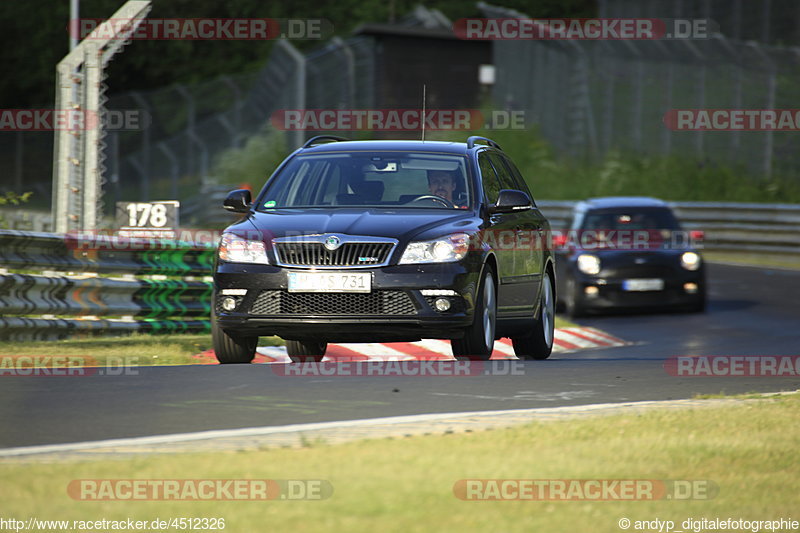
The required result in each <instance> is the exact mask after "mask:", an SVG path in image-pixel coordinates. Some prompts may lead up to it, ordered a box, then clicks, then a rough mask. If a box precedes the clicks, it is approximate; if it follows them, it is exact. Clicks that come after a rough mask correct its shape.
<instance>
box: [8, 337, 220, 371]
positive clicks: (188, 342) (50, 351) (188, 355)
mask: <svg viewBox="0 0 800 533" xmlns="http://www.w3.org/2000/svg"><path fill="white" fill-rule="evenodd" d="M210 348H211V335H208V334H206V335H147V334H143V333H136V334H133V335H129V336H125V337H87V338H75V339H66V340H60V341H24V342H23V341H20V342H4V343H3V345H2V346H1V347H0V356H7V355H64V356H81V355H87V356H91V357H92V360H93V361H96V362H97V363H98V364H101V365H102V364H104V363H105V362H106V361H107V360H114V361H115V362H118V361H119V358H123V359H124V360H125V361H126V362H127V363H128V364H131V365H142V366H146V365H177V364H189V363H192V362H196V361H195V360H193V359H192V355H194V354H197V353H200V352H202V351H204V350H208V349H210Z"/></svg>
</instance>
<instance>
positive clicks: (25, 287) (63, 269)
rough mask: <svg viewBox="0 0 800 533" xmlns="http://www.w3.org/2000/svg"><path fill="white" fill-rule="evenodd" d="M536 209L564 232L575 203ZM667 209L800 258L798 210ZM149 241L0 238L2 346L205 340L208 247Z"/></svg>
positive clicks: (721, 244)
mask: <svg viewBox="0 0 800 533" xmlns="http://www.w3.org/2000/svg"><path fill="white" fill-rule="evenodd" d="M215 192H217V191H215ZM219 194H220V193H219V192H217V195H219ZM215 196H216V195H215ZM215 200H217V198H215ZM538 205H539V207H540V208H541V210H542V211H543V212H544V214H545V215H546V216H547V217H548V218H549V219H550V221H551V224H552V227H553V228H554V229H564V228H566V227H567V225H568V223H569V220H570V218H571V213H572V209H573V207H574V205H575V202H570V201H540V202H538ZM670 205H671V206H672V207H673V208H674V209H675V211H676V213H677V215H678V218H679V219H681V221H682V223H683V224H684V226H685V227H686V229H690V230H692V229H699V230H703V231H704V233H705V237H704V240H703V246H704V248H705V249H707V250H715V251H725V252H731V253H743V252H744V253H748V252H756V253H769V254H781V255H786V256H793V257H796V258H800V206H798V205H786V204H739V203H704V202H675V203H672V204H670ZM214 208H215V209H216V210H218V211H219V213H220V214H222V215H223V216H224V217H225V218H223V219H222V220H225V221H230V215H229V214H227V213H226V212H225V211H223V210H222V208H221V206H214ZM209 209H210V207H209ZM223 225H224V223H222V224H220V227H222V226H223ZM155 242H156V243H157V244H158V245H157V246H155V247H153V246H152V243H151V242H150V241H137V240H132V239H129V240H125V239H116V238H111V237H97V238H93V239H92V241H91V245H89V246H87V245H86V243H85V242H83V241H81V240H80V238H79V237H78V236H72V235H58V234H53V233H40V232H28V231H15V230H0V340H10V339H54V338H65V337H68V336H70V335H73V334H80V333H87V334H90V333H102V334H109V333H112V334H113V333H126V332H134V331H141V332H153V333H158V332H192V331H208V329H209V326H210V324H209V321H208V317H209V315H210V304H211V290H212V285H211V280H210V277H209V276H210V275H211V270H212V263H213V254H214V244H213V243H206V244H202V245H200V244H194V243H187V242H174V241H155Z"/></svg>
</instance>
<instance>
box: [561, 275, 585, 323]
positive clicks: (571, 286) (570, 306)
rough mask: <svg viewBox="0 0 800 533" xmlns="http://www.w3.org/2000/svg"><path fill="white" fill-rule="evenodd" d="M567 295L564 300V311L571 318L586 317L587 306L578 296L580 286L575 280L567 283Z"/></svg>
mask: <svg viewBox="0 0 800 533" xmlns="http://www.w3.org/2000/svg"><path fill="white" fill-rule="evenodd" d="M566 292H567V295H566V297H565V298H564V310H565V311H566V313H567V316H568V317H570V318H580V317H582V316H586V306H585V305H584V304H583V302H582V298H581V296H580V294H578V285H577V284H576V283H575V281H574V280H570V281H569V282H568V283H567V291H566Z"/></svg>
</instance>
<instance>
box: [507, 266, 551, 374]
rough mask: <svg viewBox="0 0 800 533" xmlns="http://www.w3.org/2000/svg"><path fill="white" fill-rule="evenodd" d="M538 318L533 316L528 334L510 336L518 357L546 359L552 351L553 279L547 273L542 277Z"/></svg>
mask: <svg viewBox="0 0 800 533" xmlns="http://www.w3.org/2000/svg"><path fill="white" fill-rule="evenodd" d="M539 306H540V307H539V318H534V319H533V321H532V328H531V331H530V332H529V333H528V334H525V335H520V336H514V337H511V343H512V344H513V345H514V353H515V354H516V355H517V357H518V358H520V359H539V360H541V359H547V358H548V357H550V354H551V353H552V352H553V339H555V321H556V313H555V301H554V295H553V280H552V278H551V277H550V275H549V274H545V276H544V278H542V291H541V297H540V301H539Z"/></svg>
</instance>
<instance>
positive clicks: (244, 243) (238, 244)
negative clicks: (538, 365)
mask: <svg viewBox="0 0 800 533" xmlns="http://www.w3.org/2000/svg"><path fill="white" fill-rule="evenodd" d="M217 254H218V255H219V258H220V259H222V260H223V261H227V262H229V263H261V264H264V265H268V264H269V259H267V249H266V246H264V243H263V242H262V241H250V240H247V239H243V238H241V237H239V236H237V235H235V234H233V233H223V234H222V239H220V241H219V249H218V250H217Z"/></svg>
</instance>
